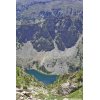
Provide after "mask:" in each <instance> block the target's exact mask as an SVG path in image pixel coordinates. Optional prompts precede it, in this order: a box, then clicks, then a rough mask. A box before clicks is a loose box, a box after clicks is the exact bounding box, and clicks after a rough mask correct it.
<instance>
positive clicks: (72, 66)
mask: <svg viewBox="0 0 100 100" xmlns="http://www.w3.org/2000/svg"><path fill="white" fill-rule="evenodd" d="M16 13H17V23H16V24H17V28H16V37H17V45H16V46H17V51H16V52H17V53H16V54H17V57H16V58H17V61H16V64H17V66H21V67H23V68H27V67H31V68H34V67H35V66H36V64H37V63H34V62H38V64H39V66H40V67H42V66H44V67H45V68H46V69H47V70H48V71H50V72H52V74H64V73H68V72H71V71H75V70H77V69H78V68H79V67H80V66H82V30H83V29H82V24H83V22H82V19H83V14H82V13H83V9H82V1H81V0H75V1H70V0H63V2H62V0H55V1H47V2H35V1H34V2H33V1H31V0H30V1H29V2H28V3H27V2H26V1H23V0H21V1H18V2H17V8H16Z"/></svg>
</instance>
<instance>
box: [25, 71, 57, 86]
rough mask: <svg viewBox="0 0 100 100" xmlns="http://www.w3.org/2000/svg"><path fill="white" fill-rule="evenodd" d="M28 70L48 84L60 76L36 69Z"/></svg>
mask: <svg viewBox="0 0 100 100" xmlns="http://www.w3.org/2000/svg"><path fill="white" fill-rule="evenodd" d="M26 72H27V73H28V74H30V75H32V76H34V77H35V78H36V79H37V80H38V81H41V82H43V83H44V84H46V85H48V84H52V83H54V81H56V80H57V78H58V76H57V75H46V74H43V73H41V72H39V71H37V70H34V69H30V70H26Z"/></svg>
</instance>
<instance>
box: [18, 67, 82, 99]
mask: <svg viewBox="0 0 100 100" xmlns="http://www.w3.org/2000/svg"><path fill="white" fill-rule="evenodd" d="M82 76H83V71H82V69H81V70H80V71H78V72H75V73H71V74H67V75H63V76H59V77H58V80H56V81H55V83H53V84H50V85H43V84H42V83H40V82H39V81H37V80H36V79H35V78H34V77H32V76H31V75H28V74H27V73H25V71H24V70H22V69H21V68H20V67H16V87H17V88H21V87H22V88H23V89H26V90H27V89H28V88H29V87H30V86H31V87H32V90H34V91H35V92H36V94H35V93H34V94H32V95H33V97H34V98H38V99H41V100H44V99H46V100H54V99H57V100H63V99H64V98H79V99H82V95H83V90H82V80H83V77H82ZM68 82H69V83H71V84H76V86H77V88H75V89H74V91H71V92H70V93H69V94H63V91H62V90H63V87H61V86H62V84H66V83H68ZM69 89H70V88H69ZM59 91H60V92H59ZM18 100H20V99H18ZM69 100H70V99H69Z"/></svg>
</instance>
